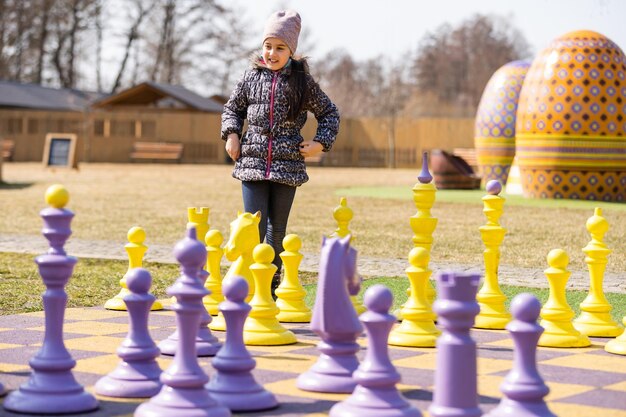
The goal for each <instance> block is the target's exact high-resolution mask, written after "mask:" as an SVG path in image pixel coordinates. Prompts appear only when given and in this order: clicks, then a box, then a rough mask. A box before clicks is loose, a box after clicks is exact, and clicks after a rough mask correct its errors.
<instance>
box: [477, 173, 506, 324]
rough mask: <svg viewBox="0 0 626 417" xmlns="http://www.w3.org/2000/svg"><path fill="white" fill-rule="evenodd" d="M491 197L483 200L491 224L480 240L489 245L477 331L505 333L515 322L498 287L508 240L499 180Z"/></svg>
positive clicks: (490, 190)
mask: <svg viewBox="0 0 626 417" xmlns="http://www.w3.org/2000/svg"><path fill="white" fill-rule="evenodd" d="M486 190H487V195H486V196H484V197H483V206H484V208H483V213H485V216H486V217H487V224H486V225H484V226H480V228H479V230H480V237H481V238H482V240H483V243H484V245H485V250H484V252H483V258H484V260H485V282H484V283H483V286H482V287H481V289H480V291H479V292H478V294H476V299H477V300H478V304H479V306H480V313H478V315H477V316H476V322H475V324H474V327H476V328H479V329H504V328H505V326H506V324H507V323H508V322H509V321H510V320H511V315H510V314H509V313H508V311H506V306H505V304H504V302H505V300H506V296H505V295H504V294H503V293H502V290H500V285H499V284H498V266H499V264H500V245H501V244H502V241H503V240H504V235H505V233H506V229H505V228H503V227H502V226H500V224H499V223H498V221H499V219H500V216H502V212H503V209H502V208H503V206H504V201H505V200H504V198H503V197H500V196H499V194H500V192H501V191H502V184H500V182H499V181H498V180H491V181H489V182H488V183H487V185H486Z"/></svg>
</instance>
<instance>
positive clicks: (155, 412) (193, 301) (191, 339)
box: [134, 227, 231, 417]
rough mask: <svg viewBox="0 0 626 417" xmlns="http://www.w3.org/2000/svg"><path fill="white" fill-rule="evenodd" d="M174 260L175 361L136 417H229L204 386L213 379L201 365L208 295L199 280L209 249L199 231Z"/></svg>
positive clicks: (178, 247)
mask: <svg viewBox="0 0 626 417" xmlns="http://www.w3.org/2000/svg"><path fill="white" fill-rule="evenodd" d="M174 256H175V257H176V259H177V260H178V262H179V263H180V265H181V270H182V274H181V276H180V277H179V278H178V279H177V280H176V282H175V283H174V284H173V285H172V286H171V287H169V288H168V289H167V294H168V295H171V296H174V297H176V303H175V304H174V305H173V306H172V310H174V312H175V313H176V324H177V326H178V331H179V333H178V334H179V337H178V346H177V349H176V354H175V355H174V360H173V361H172V364H171V365H170V367H169V368H167V370H165V371H164V372H163V373H162V374H161V378H160V379H161V382H162V383H163V387H162V388H161V391H160V392H159V393H158V394H157V395H156V396H154V397H152V398H151V399H150V400H149V401H148V402H145V403H143V404H141V405H140V406H139V407H137V409H136V410H135V414H134V416H135V417H170V416H176V417H229V416H230V415H231V413H230V410H229V409H228V408H226V407H224V406H223V405H220V404H218V403H217V402H216V401H215V400H214V399H213V398H211V396H210V395H209V392H208V391H207V390H206V389H205V388H204V385H205V384H206V383H207V382H209V377H208V376H207V374H206V373H204V371H203V370H202V368H201V367H200V365H199V364H198V358H197V357H196V343H195V341H196V336H197V335H198V328H199V326H200V321H201V320H202V319H201V316H202V311H203V310H204V304H202V297H204V296H205V295H207V294H208V290H206V289H205V288H204V287H203V286H202V285H201V284H200V280H199V279H198V274H199V273H200V269H202V266H203V265H204V264H205V262H206V256H207V255H206V248H205V247H204V245H203V244H202V243H200V242H198V240H196V229H195V228H194V227H190V228H189V229H187V236H186V237H185V238H184V239H183V240H181V241H179V242H178V243H177V244H176V246H175V247H174Z"/></svg>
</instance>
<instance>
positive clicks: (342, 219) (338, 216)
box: [329, 197, 366, 314]
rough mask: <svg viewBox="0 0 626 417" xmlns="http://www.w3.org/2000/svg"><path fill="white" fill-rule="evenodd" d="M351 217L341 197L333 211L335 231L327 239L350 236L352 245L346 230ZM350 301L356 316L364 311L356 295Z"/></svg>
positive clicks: (344, 200) (349, 209)
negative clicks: (335, 224)
mask: <svg viewBox="0 0 626 417" xmlns="http://www.w3.org/2000/svg"><path fill="white" fill-rule="evenodd" d="M352 216H353V213H352V209H351V208H350V207H348V200H346V198H345V197H341V199H340V200H339V205H338V206H337V207H335V210H333V217H334V218H335V221H336V222H337V229H335V231H334V232H333V233H332V234H331V235H330V236H329V237H338V238H342V237H346V236H348V235H350V243H351V244H352V241H353V240H354V237H353V236H352V232H350V229H349V228H348V226H349V225H350V220H352ZM350 301H351V302H352V306H353V307H354V309H355V310H356V313H357V314H362V313H363V312H364V311H365V310H366V308H365V306H364V305H363V304H362V303H361V302H360V301H359V298H358V297H357V296H356V295H351V296H350Z"/></svg>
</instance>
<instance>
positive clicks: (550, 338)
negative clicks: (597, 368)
mask: <svg viewBox="0 0 626 417" xmlns="http://www.w3.org/2000/svg"><path fill="white" fill-rule="evenodd" d="M547 259H548V265H549V266H550V267H549V268H548V269H546V270H545V271H544V274H545V275H546V277H547V278H548V282H549V284H550V296H549V297H548V301H546V303H545V304H544V306H543V307H542V308H541V313H540V314H541V319H542V320H541V323H539V324H540V325H541V326H542V327H543V328H544V329H545V330H544V332H543V333H542V334H541V337H540V338H539V342H538V345H539V346H547V347H561V348H566V347H586V346H590V345H591V342H590V341H589V338H588V337H587V336H585V335H584V334H581V333H580V332H579V331H578V330H576V328H574V325H573V324H572V319H573V318H574V310H572V308H571V307H570V306H569V304H567V299H566V298H565V291H566V290H565V286H566V285H567V280H568V279H569V276H570V272H569V271H568V270H567V264H568V263H569V257H568V256H567V253H565V251H564V250H562V249H553V250H551V251H550V253H549V254H548V258H547Z"/></svg>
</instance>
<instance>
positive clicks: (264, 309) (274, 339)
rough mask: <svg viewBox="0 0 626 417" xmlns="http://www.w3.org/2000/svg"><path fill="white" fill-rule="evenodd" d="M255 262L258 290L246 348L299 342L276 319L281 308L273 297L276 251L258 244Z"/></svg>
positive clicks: (246, 327) (246, 329)
mask: <svg viewBox="0 0 626 417" xmlns="http://www.w3.org/2000/svg"><path fill="white" fill-rule="evenodd" d="M252 257H253V259H254V263H253V264H252V265H250V271H251V272H252V276H253V277H254V286H255V288H256V290H255V292H254V296H253V297H252V300H250V307H252V310H250V315H249V316H248V319H247V320H246V322H245V324H244V327H243V340H244V343H245V344H246V345H259V346H275V345H290V344H293V343H296V342H297V340H296V336H295V334H293V332H291V331H289V330H287V329H285V328H284V327H283V326H282V325H281V324H280V323H279V322H278V319H277V318H276V316H277V315H278V307H276V303H275V302H274V299H273V298H272V290H271V286H272V277H273V276H274V272H276V269H277V268H276V265H274V264H272V260H273V259H274V249H273V248H272V247H271V246H270V245H268V244H266V243H260V244H258V245H257V246H256V247H255V248H254V251H253V253H252Z"/></svg>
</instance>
